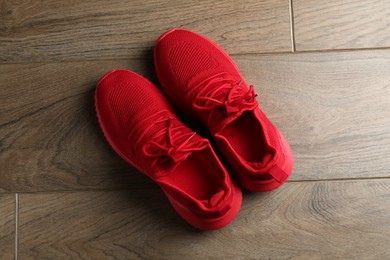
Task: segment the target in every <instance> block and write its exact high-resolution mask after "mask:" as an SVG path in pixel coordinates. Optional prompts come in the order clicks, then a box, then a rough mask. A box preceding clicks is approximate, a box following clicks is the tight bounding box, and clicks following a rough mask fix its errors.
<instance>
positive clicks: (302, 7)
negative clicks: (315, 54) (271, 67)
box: [293, 0, 390, 51]
mask: <svg viewBox="0 0 390 260" xmlns="http://www.w3.org/2000/svg"><path fill="white" fill-rule="evenodd" d="M293 13H294V32H295V46H296V50H297V51H305V50H334V49H351V48H357V49H361V48H383V47H390V1H388V0H361V1H355V0H330V1H317V0H293Z"/></svg>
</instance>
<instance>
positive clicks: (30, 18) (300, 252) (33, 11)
mask: <svg viewBox="0 0 390 260" xmlns="http://www.w3.org/2000/svg"><path fill="white" fill-rule="evenodd" d="M389 10H390V4H389V2H388V1H385V0H374V1H368V0H363V1H352V0H341V1H335V0H331V1H323V2H320V1H312V0H308V1H303V0H290V1H286V0H276V1H272V0H259V1H255V0H245V1H233V0H228V1H212V0H205V1H203V0H202V1H186V0H180V1H167V0H156V1H152V0H148V1H131V0H128V1H124V0H113V1H103V0H97V1H92V0H87V1H75V0H71V1H60V0H48V1H38V0H30V1H7V0H0V259H1V260H3V259H7V260H8V259H180V260H182V259H245V260H246V259H278V260H279V259H332V260H333V259H380V260H384V259H390V250H389V249H388V247H389V244H390V196H389V194H390V119H389V118H390V73H389V72H390V49H389V47H390V29H389V28H390V26H389V22H390V20H389V17H390V11H389ZM173 27H185V28H188V29H192V30H194V31H197V32H199V33H201V34H203V35H205V36H206V37H209V38H210V39H212V40H214V41H215V42H217V43H218V44H220V45H221V47H222V48H224V49H226V50H227V52H228V53H229V54H231V55H232V57H233V59H234V60H235V61H236V62H237V65H238V66H239V68H240V69H241V71H242V74H243V75H244V77H245V79H246V81H247V82H248V83H250V84H253V85H254V86H255V89H256V92H257V93H258V94H259V96H258V100H259V102H260V105H261V108H262V109H263V111H265V113H266V114H267V115H268V116H269V118H270V119H271V120H272V121H273V122H274V124H275V125H276V126H277V127H278V128H279V129H280V130H281V132H282V133H283V134H284V135H285V137H286V139H287V140H288V142H289V143H290V145H291V147H292V150H293V154H294V158H295V166H294V170H293V173H292V176H291V178H290V179H289V180H288V182H287V183H286V184H285V185H283V186H282V187H280V188H279V189H277V190H275V191H273V192H270V193H265V194H256V193H249V192H244V196H243V206H242V209H241V211H240V213H239V214H238V216H237V217H236V218H235V219H234V220H233V222H232V223H231V224H230V225H229V226H227V227H225V228H223V229H221V230H217V231H212V232H202V231H197V230H195V229H194V228H192V227H190V226H189V225H188V224H187V223H185V222H184V220H182V219H181V218H180V217H179V216H178V215H177V214H176V213H175V211H174V210H173V209H172V208H171V206H170V205H169V203H168V201H167V199H166V198H165V197H164V194H163V193H162V192H161V191H160V190H159V189H158V187H157V186H156V185H155V184H154V183H153V182H152V181H151V180H149V179H148V178H147V177H145V176H143V175H142V174H141V173H140V172H138V171H136V170H135V169H134V168H132V167H131V166H129V165H127V164H126V163H125V162H123V161H122V160H121V159H120V158H119V156H118V155H116V154H115V153H114V152H113V151H112V149H111V148H110V147H109V145H108V144H107V142H106V141H105V140H104V138H103V135H102V133H101V130H100V129H99V126H98V123H97V120H96V116H95V112H94V103H93V94H94V89H95V86H96V83H97V81H98V80H99V78H100V77H101V76H102V75H103V74H105V73H106V72H107V71H109V70H111V69H115V68H119V67H121V68H127V69H130V70H133V71H136V72H138V73H140V74H142V75H144V76H146V77H147V78H149V79H151V80H152V81H153V82H155V83H158V81H157V79H156V75H155V73H154V66H153V60H152V48H153V45H154V42H155V41H156V39H157V37H158V36H159V35H160V34H161V33H163V32H164V31H166V30H167V29H170V28H173ZM324 50H325V51H324ZM294 51H295V53H292V52H294ZM187 123H189V124H190V125H191V126H193V127H196V128H197V130H199V127H200V126H199V125H196V124H195V123H194V122H192V121H187ZM18 202H19V203H18Z"/></svg>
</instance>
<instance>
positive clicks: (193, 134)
mask: <svg viewBox="0 0 390 260" xmlns="http://www.w3.org/2000/svg"><path fill="white" fill-rule="evenodd" d="M195 135H196V132H193V133H192V135H191V136H190V137H188V138H187V140H186V141H189V140H190V139H191V138H192V137H194V136H195Z"/></svg>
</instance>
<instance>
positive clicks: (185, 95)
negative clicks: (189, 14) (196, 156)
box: [154, 29, 292, 190]
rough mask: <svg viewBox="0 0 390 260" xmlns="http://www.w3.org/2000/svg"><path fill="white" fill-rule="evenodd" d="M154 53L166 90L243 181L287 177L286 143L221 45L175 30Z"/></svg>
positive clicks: (197, 35) (164, 37)
mask: <svg viewBox="0 0 390 260" xmlns="http://www.w3.org/2000/svg"><path fill="white" fill-rule="evenodd" d="M154 55H155V56H154V58H155V66H156V71H157V74H158V77H159V80H160V82H161V85H162V87H163V88H164V90H165V92H166V93H167V95H168V96H169V97H170V99H171V100H172V101H173V102H174V103H175V105H176V106H178V107H179V108H180V109H181V110H184V111H185V112H186V113H187V114H190V115H192V116H193V117H195V118H198V119H199V120H201V121H202V122H203V123H204V124H205V125H206V126H207V127H208V128H209V130H210V132H211V134H212V135H213V136H214V138H215V141H216V143H217V145H218V147H219V148H220V150H221V151H222V152H223V153H224V155H225V156H226V157H227V158H228V159H229V162H230V164H231V165H232V166H233V168H234V169H235V172H236V173H237V177H238V178H239V180H240V182H241V183H242V184H243V185H244V186H246V187H248V186H250V185H245V184H244V183H243V182H248V181H244V179H245V180H249V181H253V182H256V181H259V182H262V184H264V183H266V182H268V181H275V180H276V182H277V183H283V182H284V181H285V180H286V179H287V177H288V176H289V175H290V172H291V170H290V169H286V168H290V166H289V167H286V164H288V163H289V164H292V158H286V157H288V156H289V153H290V151H287V150H289V147H286V145H287V146H288V144H287V143H286V142H283V141H282V139H283V137H281V134H280V133H279V131H278V130H277V129H276V128H275V127H274V125H273V124H272V123H271V122H270V121H269V120H268V118H267V117H266V116H265V114H264V113H263V112H262V111H261V109H260V108H259V104H258V101H257V99H256V96H257V95H256V93H255V91H254V87H253V86H251V85H248V84H247V83H246V82H245V80H244V79H243V77H242V76H241V73H240V71H239V69H238V68H237V66H236V65H235V63H234V62H233V60H232V59H231V58H230V57H229V55H228V54H227V53H226V52H225V51H223V50H222V49H221V47H219V46H218V45H217V44H215V43H213V42H212V41H210V40H209V39H207V38H205V37H203V36H201V35H199V34H196V33H194V32H191V31H188V30H185V29H173V30H171V31H168V32H167V33H165V34H163V35H162V36H161V37H160V38H159V39H158V41H157V43H156V46H155V53H154ZM250 143H253V144H250ZM284 143H285V144H284ZM291 167H292V166H291ZM263 186H264V185H263ZM274 186H275V187H276V186H277V184H275V185H274ZM249 188H250V187H249ZM273 188H274V187H273ZM250 189H252V190H253V189H255V190H261V189H262V188H259V189H257V188H250Z"/></svg>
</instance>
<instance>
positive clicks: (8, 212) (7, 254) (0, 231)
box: [0, 194, 15, 260]
mask: <svg viewBox="0 0 390 260" xmlns="http://www.w3.org/2000/svg"><path fill="white" fill-rule="evenodd" d="M14 258H15V195H13V194H0V259H4V260H7V259H14Z"/></svg>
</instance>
